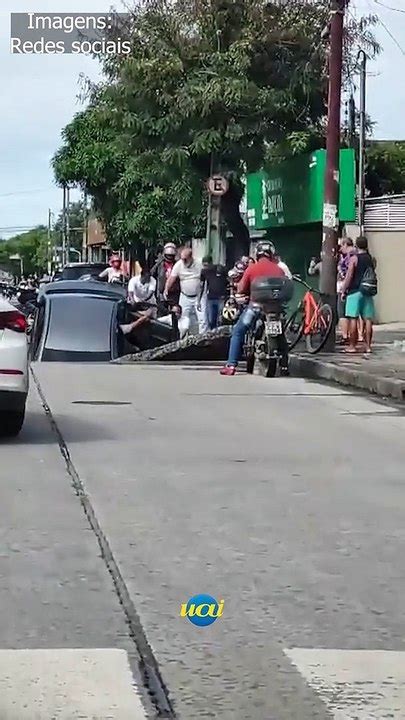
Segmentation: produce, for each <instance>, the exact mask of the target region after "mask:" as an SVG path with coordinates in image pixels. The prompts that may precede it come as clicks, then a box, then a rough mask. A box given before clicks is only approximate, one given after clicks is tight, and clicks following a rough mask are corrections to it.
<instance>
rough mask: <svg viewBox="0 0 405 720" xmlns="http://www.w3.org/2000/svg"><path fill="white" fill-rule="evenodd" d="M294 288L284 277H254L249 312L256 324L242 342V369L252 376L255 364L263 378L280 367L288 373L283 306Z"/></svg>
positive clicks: (273, 373)
mask: <svg viewBox="0 0 405 720" xmlns="http://www.w3.org/2000/svg"><path fill="white" fill-rule="evenodd" d="M293 291H294V287H293V283H292V282H291V280H288V279H287V278H258V279H257V280H256V281H255V282H254V283H253V285H252V289H251V306H250V307H251V310H252V312H254V313H255V315H256V321H255V322H254V324H253V326H252V328H251V329H250V330H249V331H248V332H247V334H246V339H245V357H246V370H247V372H248V373H249V374H253V372H254V368H255V364H256V362H257V364H258V368H259V372H260V374H261V375H262V376H263V377H274V376H275V375H276V372H277V368H278V366H280V372H281V373H282V374H284V375H285V374H287V373H288V343H287V340H286V337H285V333H284V330H285V325H286V311H285V303H287V302H288V300H291V298H292V295H293Z"/></svg>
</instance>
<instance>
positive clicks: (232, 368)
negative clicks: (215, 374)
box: [219, 365, 236, 375]
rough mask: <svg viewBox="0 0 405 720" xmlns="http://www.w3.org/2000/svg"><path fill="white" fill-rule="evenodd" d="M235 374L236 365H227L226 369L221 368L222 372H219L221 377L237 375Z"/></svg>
mask: <svg viewBox="0 0 405 720" xmlns="http://www.w3.org/2000/svg"><path fill="white" fill-rule="evenodd" d="M235 373H236V367H235V365H225V367H223V368H221V370H220V371H219V374H220V375H235Z"/></svg>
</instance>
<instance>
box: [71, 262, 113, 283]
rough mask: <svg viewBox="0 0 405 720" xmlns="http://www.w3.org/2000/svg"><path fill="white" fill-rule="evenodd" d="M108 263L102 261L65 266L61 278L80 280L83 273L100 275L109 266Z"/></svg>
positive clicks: (93, 275) (94, 275)
mask: <svg viewBox="0 0 405 720" xmlns="http://www.w3.org/2000/svg"><path fill="white" fill-rule="evenodd" d="M108 267H109V266H108V265H104V264H102V263H100V265H81V266H76V267H70V268H69V267H65V268H63V271H62V275H61V279H62V280H79V279H80V278H81V277H83V275H91V276H92V277H98V275H99V274H100V273H101V272H102V271H103V270H105V269H106V268H108Z"/></svg>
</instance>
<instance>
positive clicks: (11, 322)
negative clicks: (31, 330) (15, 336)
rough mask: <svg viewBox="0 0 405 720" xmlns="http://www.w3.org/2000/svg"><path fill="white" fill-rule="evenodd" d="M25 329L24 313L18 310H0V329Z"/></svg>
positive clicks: (20, 330) (22, 330) (16, 330)
mask: <svg viewBox="0 0 405 720" xmlns="http://www.w3.org/2000/svg"><path fill="white" fill-rule="evenodd" d="M26 329H27V321H26V319H25V315H23V314H22V313H20V312H18V310H10V312H0V330H14V331H15V332H20V333H23V332H25V331H26Z"/></svg>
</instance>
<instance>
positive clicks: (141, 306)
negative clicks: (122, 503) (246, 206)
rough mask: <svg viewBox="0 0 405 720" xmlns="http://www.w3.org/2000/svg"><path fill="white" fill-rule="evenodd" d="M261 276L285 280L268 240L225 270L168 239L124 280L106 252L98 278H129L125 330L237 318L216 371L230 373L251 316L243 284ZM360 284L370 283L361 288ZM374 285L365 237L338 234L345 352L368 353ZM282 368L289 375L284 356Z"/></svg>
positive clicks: (179, 329) (314, 264)
mask: <svg viewBox="0 0 405 720" xmlns="http://www.w3.org/2000/svg"><path fill="white" fill-rule="evenodd" d="M321 266H322V261H321V260H320V261H317V260H316V259H315V258H313V259H312V261H311V264H310V266H309V269H308V273H309V275H315V274H317V273H320V271H321ZM262 276H267V277H287V278H288V279H292V273H291V271H290V269H289V268H288V266H287V265H286V263H285V262H283V260H282V259H281V258H280V256H279V255H278V253H277V251H276V249H275V247H274V245H273V243H271V242H270V241H261V242H260V243H259V244H258V246H257V250H256V258H252V257H248V256H245V257H242V258H241V259H240V260H238V261H237V262H236V263H235V265H234V267H233V268H232V269H231V270H230V271H229V272H228V271H227V270H226V268H225V267H224V266H223V265H221V264H217V263H214V262H213V259H212V257H211V256H206V257H204V258H203V260H202V261H199V260H198V259H196V258H195V257H194V255H193V251H192V249H191V248H190V247H184V248H181V249H179V248H177V247H176V246H175V245H174V243H167V244H166V245H165V246H164V248H163V252H162V253H161V254H160V255H159V257H158V258H157V260H156V262H155V263H154V264H153V265H152V267H150V268H149V267H148V266H147V265H146V264H145V267H143V268H140V267H139V268H138V272H137V273H136V274H134V275H133V276H132V277H131V278H125V276H124V272H123V264H122V262H121V259H120V257H119V256H113V257H112V258H111V260H110V267H109V268H108V269H107V270H105V271H103V272H102V273H101V276H100V277H105V278H107V279H108V281H109V282H116V281H128V301H129V303H130V304H131V305H132V307H133V309H134V310H135V311H136V318H135V319H134V320H133V322H131V323H128V324H126V325H123V326H122V329H123V331H124V333H126V334H130V333H132V332H134V331H136V330H137V328H139V327H141V326H142V325H144V324H145V323H148V322H149V321H150V320H151V319H158V320H159V321H160V322H161V323H163V324H166V325H168V326H171V327H172V329H173V330H174V331H175V336H176V337H178V338H183V337H185V336H186V335H187V334H188V333H190V334H199V333H205V332H206V331H208V330H213V329H215V328H216V327H218V325H221V324H223V321H224V318H225V319H228V320H229V321H231V322H232V321H236V322H235V325H234V328H233V333H232V339H231V343H230V353H229V358H228V362H227V364H226V365H225V367H224V368H223V369H222V370H221V372H222V374H225V375H234V374H235V372H236V367H237V365H238V362H239V360H240V356H241V354H242V348H243V339H244V336H245V334H246V331H247V329H248V328H249V327H250V324H251V323H253V322H254V313H252V307H251V305H250V304H249V290H250V283H251V281H252V279H255V278H257V277H262ZM367 283H368V284H369V286H370V285H371V288H370V287H369V288H368V289H367V287H365V285H367ZM376 291H377V279H376V274H375V262H374V261H373V259H372V257H371V256H370V254H369V252H368V245H367V240H366V238H365V237H359V238H358V239H357V241H356V243H353V241H352V240H351V239H350V238H343V239H342V240H341V241H340V252H339V261H338V280H337V295H338V315H339V327H340V333H341V337H340V340H339V342H340V343H341V344H343V345H345V346H346V347H345V351H346V352H348V353H354V352H357V351H358V348H359V345H360V346H361V347H363V345H364V347H363V350H364V352H365V353H366V354H369V353H370V352H371V343H372V336H373V320H374V299H373V295H374V294H375V293H376ZM224 307H225V310H224ZM286 357H287V354H286ZM281 370H282V372H284V373H285V374H287V373H288V367H287V361H286V363H285V367H282V368H281Z"/></svg>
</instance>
